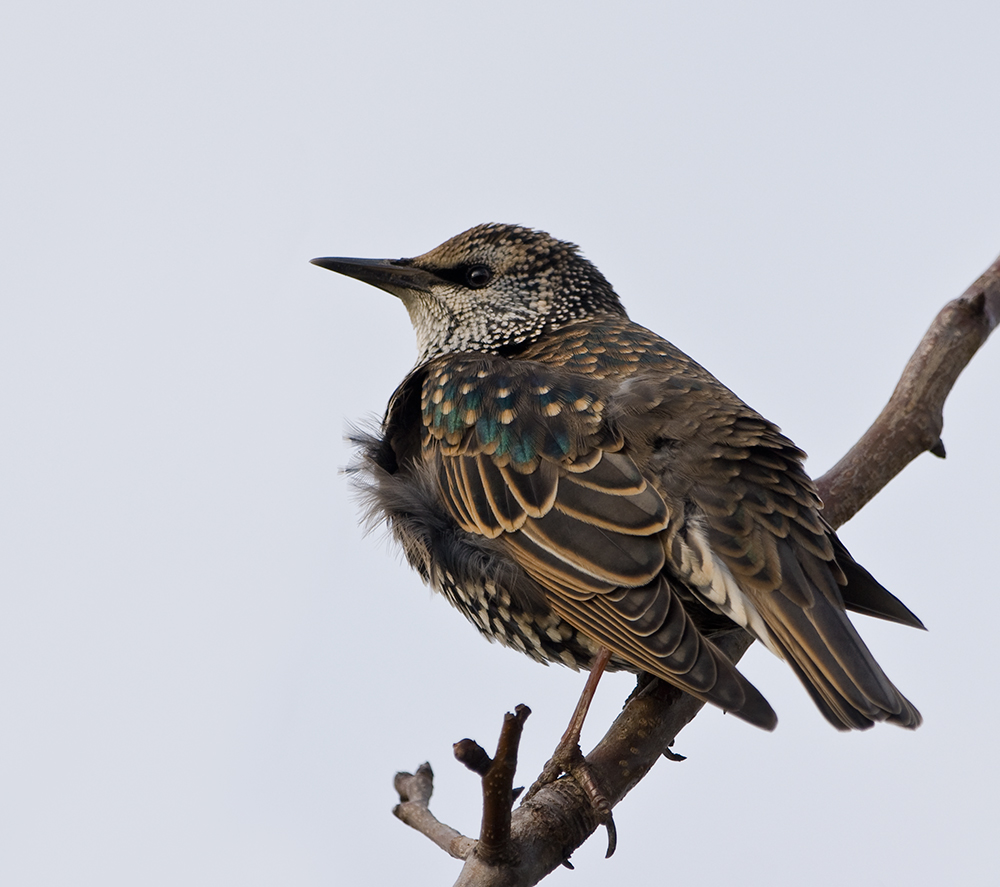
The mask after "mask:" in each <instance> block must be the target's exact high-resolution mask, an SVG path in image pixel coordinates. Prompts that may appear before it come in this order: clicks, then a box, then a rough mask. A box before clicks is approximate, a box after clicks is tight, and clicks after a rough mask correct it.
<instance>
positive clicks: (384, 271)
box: [310, 258, 436, 296]
mask: <svg viewBox="0 0 1000 887" xmlns="http://www.w3.org/2000/svg"><path fill="white" fill-rule="evenodd" d="M310 261H311V262H312V264H313V265H318V266H319V267H320V268H326V269H328V270H329V271H336V272H337V273H338V274H346V275H347V276H348V277H353V278H355V279H356V280H363V281H364V282H365V283H370V284H371V285H372V286H377V287H378V288H379V289H383V290H385V291H386V292H389V293H392V294H393V295H394V296H395V295H399V291H400V290H420V291H422V292H429V291H430V285H431V283H432V282H433V281H434V280H435V279H436V278H435V277H434V275H433V274H431V273H430V272H429V271H424V270H423V269H422V268H415V267H414V266H413V265H410V264H409V260H407V259H345V258H321V259H311V260H310Z"/></svg>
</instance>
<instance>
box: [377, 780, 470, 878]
mask: <svg viewBox="0 0 1000 887" xmlns="http://www.w3.org/2000/svg"><path fill="white" fill-rule="evenodd" d="M394 784H395V786H396V791H397V792H399V800H400V803H399V804H397V805H396V806H395V807H394V808H393V810H392V812H393V813H394V814H395V815H396V817H397V818H399V819H401V820H402V821H403V822H405V823H406V824H407V825H408V826H410V828H415V829H416V830H417V831H418V832H420V833H421V834H422V835H426V836H427V837H428V838H430V839H431V840H432V841H433V842H434V843H435V844H437V845H438V847H440V848H441V849H442V850H444V851H445V852H446V853H448V854H450V855H451V856H454V857H455V859H467V858H468V857H469V855H470V854H471V853H472V850H473V848H474V847H475V846H476V842H475V841H473V840H472V838H467V837H465V835H463V834H462V833H461V832H457V831H455V829H453V828H452V827H451V826H450V825H445V824H444V823H443V822H440V821H439V820H438V819H437V817H436V816H434V814H433V813H431V811H430V809H429V807H428V806H427V805H428V804H429V803H430V799H431V794H432V793H433V791H434V771H433V770H431V765H430V764H421V765H420V766H419V767H418V768H417V772H416V773H397V774H396V778H395V780H394Z"/></svg>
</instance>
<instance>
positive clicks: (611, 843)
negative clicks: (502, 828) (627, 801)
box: [524, 736, 618, 857]
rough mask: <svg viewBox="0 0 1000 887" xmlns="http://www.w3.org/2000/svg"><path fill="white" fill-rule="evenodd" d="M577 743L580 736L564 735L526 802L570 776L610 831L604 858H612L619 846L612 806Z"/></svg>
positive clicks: (599, 819) (527, 795) (526, 797)
mask: <svg viewBox="0 0 1000 887" xmlns="http://www.w3.org/2000/svg"><path fill="white" fill-rule="evenodd" d="M578 740H579V737H578V736H577V737H571V736H564V737H563V738H562V740H561V741H560V743H559V745H558V746H557V747H556V750H555V751H554V752H553V754H552V757H551V758H549V760H548V761H547V762H546V764H545V766H544V767H543V768H542V772H541V773H540V774H539V775H538V779H536V780H535V783H534V785H532V786H531V788H529V789H528V791H527V792H526V793H525V796H524V799H525V801H527V800H529V799H530V798H531V797H532V796H533V795H535V794H536V793H537V792H538V791H539V790H540V789H542V788H544V787H545V786H546V785H549V784H550V783H553V782H555V781H556V780H557V779H558V778H559V777H560V776H562V775H563V774H566V775H567V776H570V777H571V778H572V779H573V780H574V781H575V782H576V784H577V785H578V786H580V788H581V789H582V790H583V793H584V794H585V795H586V796H587V799H588V800H589V801H590V804H591V806H592V807H593V808H594V812H595V813H596V814H597V819H598V821H599V822H600V823H601V825H603V826H604V827H605V828H606V829H607V830H608V850H607V853H606V854H605V856H606V857H610V856H611V854H612V853H614V852H615V847H616V846H617V845H618V832H617V829H616V828H615V820H614V817H613V816H612V814H611V803H610V802H609V801H608V799H607V797H606V796H605V794H604V792H603V791H601V787H600V786H599V785H598V784H597V779H596V778H595V777H594V771H593V768H592V767H591V766H590V764H589V763H587V759H586V758H585V757H584V756H583V752H582V751H581V750H580V743H579V741H578Z"/></svg>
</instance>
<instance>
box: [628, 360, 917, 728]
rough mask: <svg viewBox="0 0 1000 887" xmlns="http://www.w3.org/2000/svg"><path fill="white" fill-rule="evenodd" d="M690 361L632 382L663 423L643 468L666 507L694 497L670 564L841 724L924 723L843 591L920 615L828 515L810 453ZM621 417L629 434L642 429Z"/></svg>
mask: <svg viewBox="0 0 1000 887" xmlns="http://www.w3.org/2000/svg"><path fill="white" fill-rule="evenodd" d="M692 367H693V369H692ZM686 369H687V373H686V374H682V375H678V374H671V375H670V376H669V378H668V379H663V378H660V379H656V378H653V379H651V380H645V381H644V382H641V383H636V384H633V385H631V387H630V389H629V392H628V397H629V398H631V399H632V402H631V403H630V404H629V405H628V407H627V411H628V412H629V415H631V416H632V417H633V422H634V423H636V424H642V423H647V424H648V423H650V422H652V424H654V425H655V427H656V432H655V440H656V441H657V443H656V444H655V446H654V447H653V448H652V451H651V454H650V457H649V461H648V463H647V468H649V469H650V470H651V471H652V472H653V474H654V475H655V476H656V477H657V478H658V480H657V486H658V488H659V489H660V490H661V492H662V493H663V495H664V498H665V500H666V501H667V505H668V508H669V507H671V504H672V503H673V499H672V497H673V496H675V495H677V494H678V491H680V493H681V494H682V496H683V499H684V501H686V502H688V503H690V504H691V505H692V506H693V508H691V509H690V511H691V513H690V514H689V515H688V518H687V519H686V520H685V522H684V526H683V527H682V528H680V529H679V530H678V531H677V532H676V533H672V534H671V535H670V542H669V545H668V548H667V555H668V570H669V571H670V572H672V573H673V574H674V575H676V576H677V577H678V578H679V579H681V580H682V581H683V582H685V584H686V585H688V586H689V587H690V588H692V589H693V590H694V591H695V592H696V593H698V594H699V595H700V596H701V597H702V599H703V600H704V601H705V603H706V604H707V605H709V606H711V607H714V608H715V609H717V610H718V611H721V612H722V613H724V614H725V615H727V616H729V617H730V618H732V619H733V620H734V621H736V622H738V623H740V624H741V625H743V626H745V627H747V628H748V629H749V630H751V631H752V632H753V633H754V634H756V635H757V637H759V638H760V639H761V640H762V641H763V642H764V643H765V644H767V645H768V646H769V647H770V648H771V649H772V650H773V651H774V652H776V653H777V654H778V655H780V656H782V657H783V658H785V659H787V660H788V661H789V663H790V664H791V665H792V667H793V669H794V670H795V671H796V672H797V673H798V674H799V676H800V678H802V680H803V682H804V683H805V684H806V686H807V688H808V689H809V691H810V693H812V695H813V697H814V699H815V700H816V701H817V703H818V705H819V707H820V709H821V710H822V711H823V712H824V714H825V715H826V716H827V718H828V719H829V720H830V721H831V722H832V723H834V724H835V725H836V726H838V727H841V728H847V727H854V728H864V727H867V726H870V725H871V724H872V723H873V721H875V720H889V721H893V722H896V723H899V724H902V725H904V726H910V727H913V726H916V725H917V724H918V723H919V722H920V716H919V714H918V713H917V711H916V709H915V708H913V706H912V705H911V704H910V703H909V701H908V700H906V699H905V697H903V696H902V694H900V693H899V691H898V690H897V689H896V688H895V687H894V686H893V685H892V683H891V682H890V681H889V679H888V678H887V677H886V676H885V674H884V672H883V671H882V669H881V668H880V667H879V665H878V664H877V663H876V662H875V660H874V658H873V657H872V655H871V653H870V652H869V650H868V648H867V647H866V646H865V644H864V642H863V641H862V640H861V638H860V636H859V635H858V633H857V631H856V630H855V629H854V627H853V625H852V624H851V622H850V620H849V619H848V618H847V615H846V613H845V609H846V607H847V603H846V602H845V598H847V600H849V601H850V602H851V604H852V605H853V606H854V607H855V608H857V609H863V610H865V611H867V612H872V611H875V612H876V613H877V614H878V615H883V616H889V617H890V618H894V619H896V621H903V622H907V623H908V624H914V623H917V624H919V620H917V619H916V617H915V616H913V614H912V613H910V612H909V610H906V608H905V607H903V605H902V604H901V603H899V602H898V601H896V599H895V598H893V597H892V596H891V595H890V594H889V593H888V592H887V591H885V589H882V588H881V586H879V585H878V584H877V583H876V582H875V581H874V579H872V578H871V577H870V576H869V575H868V574H867V572H865V571H864V570H863V569H862V568H861V567H860V566H858V565H857V564H855V563H854V561H853V560H852V559H850V556H849V555H847V552H846V550H845V549H844V548H843V546H842V545H841V544H840V542H839V540H837V539H836V536H835V535H834V534H833V532H832V530H831V529H830V527H829V526H828V525H827V524H826V523H825V521H823V519H822V517H821V514H820V509H821V508H822V504H821V502H820V500H819V496H818V495H817V492H816V488H815V485H814V484H813V482H812V480H811V479H810V478H809V477H808V475H807V474H806V473H805V471H804V470H803V467H802V461H803V459H804V457H805V454H804V453H803V452H802V451H801V450H799V449H798V448H797V447H796V446H795V445H794V444H792V442H791V441H790V440H788V438H786V437H785V436H784V435H783V434H781V432H780V431H779V430H778V428H777V427H776V426H774V425H773V424H771V423H770V422H768V421H767V420H765V419H764V418H763V417H761V416H760V415H758V414H757V413H755V412H754V411H752V410H751V409H750V408H749V407H747V406H746V405H745V404H743V403H742V401H740V400H739V399H738V398H737V397H736V396H735V395H734V394H733V393H732V392H730V391H729V390H728V389H727V388H725V387H724V386H722V385H721V384H720V383H719V382H717V381H716V380H715V379H714V378H713V377H711V376H710V375H709V374H708V373H706V372H704V371H702V370H701V368H700V367H697V365H693V364H690V365H689V366H688V367H687V368H686ZM643 397H645V398H646V400H647V402H646V404H645V407H642V406H640V404H639V403H638V402H637V401H638V400H639V399H641V398H643ZM625 424H626V427H625V430H624V433H625V434H626V435H635V434H637V433H638V430H637V428H632V429H631V430H630V429H629V428H628V427H627V426H628V422H626V423H625ZM646 434H647V436H649V432H648V431H647V432H646ZM674 507H675V508H676V507H677V505H676V503H674ZM845 570H847V573H846V574H845ZM865 577H867V580H869V581H868V582H865V581H864V580H865ZM849 579H850V581H849ZM854 583H857V585H856V586H855V587H852V586H853V585H854Z"/></svg>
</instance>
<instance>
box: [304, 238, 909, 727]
mask: <svg viewBox="0 0 1000 887" xmlns="http://www.w3.org/2000/svg"><path fill="white" fill-rule="evenodd" d="M312 262H313V264H315V265H318V266H320V267H322V268H325V269H328V270H331V271H335V272H338V273H339V274H342V275H346V276H348V277H351V278H355V279H357V280H360V281H363V282H365V283H367V284H370V285H373V286H375V287H377V288H379V289H381V290H384V291H386V292H388V293H390V294H392V295H393V296H396V297H397V298H398V299H399V300H400V301H402V303H403V305H404V306H405V308H406V310H407V311H408V313H409V317H410V321H411V323H412V325H413V328H414V331H415V334H416V342H417V352H418V357H417V361H416V364H415V368H414V369H413V370H412V371H411V372H410V373H409V374H408V375H407V376H406V378H405V379H404V380H403V382H402V383H401V384H400V385H399V387H398V388H397V389H396V391H395V393H394V394H393V395H392V397H391V399H390V401H389V404H388V407H387V409H386V412H385V416H384V419H383V421H382V424H381V427H380V428H379V429H378V430H377V431H375V432H371V433H365V432H356V433H355V434H354V435H353V437H352V439H353V441H354V444H355V445H356V447H357V458H356V461H355V462H354V464H353V465H352V466H351V468H350V471H351V472H352V473H353V475H354V477H355V481H356V483H357V485H358V489H359V490H360V494H361V497H362V500H363V507H364V509H365V516H366V520H367V521H368V522H369V523H370V524H381V523H385V524H387V525H388V527H389V529H390V531H391V533H392V535H393V536H394V538H395V540H396V541H397V542H398V544H399V546H400V547H401V548H402V551H403V553H404V555H405V557H406V559H407V561H408V562H409V564H410V565H411V566H412V567H413V568H415V569H416V571H417V572H418V573H419V574H420V576H421V577H422V578H423V580H424V581H425V582H426V583H427V584H429V585H430V586H431V587H432V588H433V589H435V590H436V591H438V592H440V593H441V594H443V595H444V597H445V598H447V600H448V601H449V602H450V603H451V604H452V605H453V606H454V607H456V608H457V609H458V610H459V611H460V612H461V613H462V614H463V615H464V616H465V617H466V618H467V619H468V620H469V621H470V622H471V623H472V624H473V625H474V626H475V627H476V628H477V629H478V630H479V632H480V633H482V634H483V635H485V636H486V637H487V638H489V639H490V640H496V641H499V642H500V643H502V644H504V645H506V646H508V647H511V648H514V649H516V650H519V651H521V652H523V653H525V654H527V655H528V656H529V657H531V658H532V659H534V660H537V661H539V662H543V663H561V664H564V665H567V666H569V667H571V668H574V669H583V670H590V669H594V670H600V669H602V668H603V667H604V666H605V665H606V667H607V669H608V670H612V671H614V670H625V671H631V672H634V673H636V674H640V675H641V674H649V675H653V676H655V677H657V678H659V679H661V680H663V681H665V682H667V683H668V684H671V685H673V686H674V687H677V688H679V689H680V690H683V691H685V692H686V693H689V694H691V695H693V696H695V697H696V698H697V699H699V700H702V701H704V702H708V703H710V704H712V705H715V706H717V707H719V708H721V709H723V710H724V711H726V712H729V713H731V714H733V715H735V716H737V717H738V718H741V719H743V720H744V721H746V722H749V723H750V724H753V725H755V726H757V727H760V728H763V729H766V730H771V729H774V727H775V725H776V723H777V716H776V714H775V712H774V710H773V709H772V707H771V705H770V704H769V703H768V702H767V700H766V699H765V697H764V696H763V695H762V694H761V693H760V691H759V690H758V689H757V688H756V687H755V686H754V685H753V684H751V683H750V682H749V681H748V680H747V679H746V678H745V677H744V676H743V675H742V674H741V673H740V671H739V670H738V669H737V668H736V666H735V665H733V663H732V662H730V661H729V659H728V658H727V657H726V656H725V655H724V654H723V653H722V652H721V651H720V649H719V648H718V647H717V646H716V644H715V643H714V642H713V640H712V639H713V637H716V638H717V637H718V636H719V635H720V634H722V633H724V632H727V631H732V630H733V629H735V628H737V627H741V628H743V629H745V630H746V631H747V632H749V633H750V634H751V635H752V636H753V637H754V638H756V639H757V640H758V641H760V642H761V643H762V644H763V645H764V646H765V647H767V649H768V650H770V651H771V652H772V653H774V654H775V655H777V656H778V657H779V658H781V659H783V660H784V661H785V662H787V663H788V665H789V666H790V667H791V668H792V670H793V671H794V673H795V674H796V675H797V677H798V678H799V679H800V681H801V682H802V684H803V685H804V686H805V688H806V690H807V691H808V693H809V695H810V696H811V697H812V699H813V701H814V702H815V704H816V706H817V707H818V709H819V711H820V712H821V713H822V715H823V716H824V717H825V718H826V719H827V720H828V721H829V722H830V723H831V724H832V725H833V726H834V727H836V728H837V729H840V730H850V729H858V730H863V729H866V728H869V727H871V726H872V725H873V724H874V723H876V722H880V721H884V722H888V723H892V724H897V725H899V726H901V727H906V728H915V727H917V726H918V725H919V724H920V722H921V716H920V713H919V712H918V711H917V709H916V708H915V707H914V706H913V704H912V703H911V702H910V701H909V700H908V699H907V698H906V697H905V696H903V694H902V693H900V692H899V690H898V689H897V688H896V686H895V685H894V684H893V683H892V682H891V681H890V680H889V678H888V677H887V676H886V674H885V673H884V671H883V670H882V668H881V667H880V666H879V664H878V663H877V662H876V661H875V658H874V657H873V655H872V654H871V652H870V651H869V649H868V647H867V646H866V645H865V643H864V641H863V640H862V639H861V637H860V635H859V634H858V632H857V630H856V628H855V627H854V625H853V624H852V622H851V620H850V619H849V618H848V614H847V611H854V612H859V613H864V614H868V615H871V616H876V617H880V618H883V619H887V620H890V621H893V622H897V623H900V624H903V625H909V626H911V627H915V628H923V627H924V626H923V624H922V623H921V621H920V620H919V619H918V618H917V617H916V616H915V615H914V614H913V613H912V612H911V611H910V610H909V609H908V608H907V607H906V606H905V605H904V604H903V603H902V602H901V601H900V600H899V599H898V598H896V597H895V596H894V595H892V594H891V593H890V592H889V591H887V590H886V589H885V588H883V587H882V585H880V584H879V583H878V582H877V581H876V580H875V579H874V577H872V576H871V574H870V573H868V571H867V570H865V569H864V568H863V567H862V566H861V565H860V564H858V563H857V562H856V561H855V560H854V559H853V558H852V557H851V555H850V554H849V553H848V551H847V549H846V548H845V547H844V545H843V543H842V542H841V541H840V540H839V539H838V538H837V535H836V534H835V533H834V531H833V529H832V528H831V527H830V526H829V524H827V522H826V521H825V520H824V519H823V513H822V502H821V500H820V498H819V495H818V493H817V489H816V485H815V484H814V482H813V481H812V480H811V479H810V477H809V476H808V475H807V474H806V472H805V469H804V468H803V462H804V459H805V453H804V452H803V451H802V450H800V449H799V448H798V447H797V446H795V444H794V443H792V441H791V440H790V439H789V438H788V437H786V436H785V435H784V434H782V432H781V431H780V429H779V428H778V427H777V426H776V425H775V424H773V423H772V422H770V421H768V420H767V419H765V418H764V417H763V416H762V415H760V414H759V413H757V412H756V411H755V410H753V409H752V408H751V407H749V406H748V405H747V404H745V403H744V402H743V401H742V400H740V398H739V397H737V395H736V394H734V393H733V392H732V391H731V390H730V389H729V388H727V387H726V386H725V385H723V384H722V383H721V382H720V381H718V380H717V379H716V378H715V377H714V376H713V375H712V374H711V373H709V372H708V371H707V370H706V369H704V368H703V367H702V366H700V365H699V364H698V363H696V362H695V361H694V360H693V359H692V358H690V357H689V356H688V355H687V354H685V353H684V352H683V351H681V350H680V349H679V348H677V347H676V346H674V345H673V344H671V343H670V342H668V341H667V340H666V339H664V338H662V337H660V336H658V335H657V334H656V333H653V332H651V331H650V330H648V329H645V328H644V327H642V326H640V325H638V324H636V323H633V322H632V321H631V320H630V319H629V317H628V315H627V314H626V311H625V308H624V307H623V305H622V303H621V300H620V298H619V297H618V295H617V293H616V292H615V291H614V289H613V288H612V286H611V284H610V283H609V282H608V281H607V279H606V278H605V277H604V275H603V274H602V273H601V272H600V271H599V270H598V269H597V268H596V267H595V266H594V265H593V264H592V263H591V262H590V261H588V260H587V259H586V258H585V257H584V256H583V254H582V252H581V251H580V249H579V247H577V246H576V245H575V244H573V243H569V242H565V241H560V240H557V239H556V238H554V237H552V236H551V235H549V234H547V233H545V232H544V231H540V230H537V229H532V228H526V227H522V226H518V225H507V224H483V225H477V226H476V227H473V228H470V229H469V230H467V231H465V232H463V233H461V234H459V235H457V236H455V237H452V238H451V239H449V240H447V241H445V242H444V243H442V244H441V245H440V246H437V247H435V248H434V249H432V250H430V251H429V252H426V253H424V254H422V255H419V256H416V257H414V258H403V259H358V258H334V257H327V258H317V259H313V260H312Z"/></svg>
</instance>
